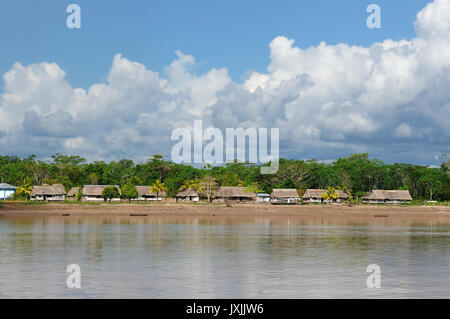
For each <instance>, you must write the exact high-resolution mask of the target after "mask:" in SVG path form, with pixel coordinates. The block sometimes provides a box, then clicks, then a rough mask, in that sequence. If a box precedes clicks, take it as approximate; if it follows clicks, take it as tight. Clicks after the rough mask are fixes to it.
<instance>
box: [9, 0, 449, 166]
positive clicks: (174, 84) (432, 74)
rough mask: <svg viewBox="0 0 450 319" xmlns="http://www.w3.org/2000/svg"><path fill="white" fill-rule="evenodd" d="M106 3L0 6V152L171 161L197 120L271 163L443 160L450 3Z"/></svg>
mask: <svg viewBox="0 0 450 319" xmlns="http://www.w3.org/2000/svg"><path fill="white" fill-rule="evenodd" d="M71 2H75V3H78V4H79V5H80V7H81V24H82V25H81V29H79V30H74V29H68V28H67V27H66V18H67V16H68V14H67V13H66V7H67V5H68V4H70V3H71ZM112 2H113V1H95V3H93V1H86V0H84V1H82V0H79V1H75V0H73V1H59V0H58V1H56V0H48V1H42V2H39V3H38V2H36V1H23V0H19V1H14V2H11V3H4V2H2V3H1V4H0V40H1V43H2V45H1V50H0V72H1V73H2V75H3V77H2V80H1V81H0V84H1V87H0V154H8V155H21V156H26V155H29V154H36V155H38V156H39V157H41V158H47V157H49V156H50V155H52V154H54V153H56V152H59V153H65V154H79V155H82V156H84V157H86V158H87V159H89V160H111V159H120V158H124V157H126V158H132V159H135V160H144V159H146V158H148V157H150V156H151V155H152V154H155V153H162V154H164V155H166V157H169V156H170V151H171V148H172V146H173V145H174V144H175V143H176V142H174V141H171V140H170V137H171V133H172V130H173V129H174V128H178V127H186V128H190V127H192V126H193V121H194V120H195V119H202V120H203V122H204V126H205V127H208V126H213V127H218V128H221V129H223V130H225V128H227V127H232V128H236V127H244V128H246V127H255V128H259V127H264V128H272V127H278V128H280V146H281V147H280V155H281V156H282V157H291V158H298V159H308V158H319V159H336V158H338V157H343V156H348V155H349V154H351V153H356V152H368V153H370V154H371V156H372V157H377V158H380V159H382V160H384V161H386V162H390V163H391V162H399V161H401V162H411V163H417V164H430V165H438V164H439V163H440V162H441V159H440V158H439V156H440V155H441V154H446V153H450V0H434V1H430V0H429V1H426V0H423V1H422V0H417V1H415V0H397V1H381V0H380V1H376V0H373V1H351V0H345V1H334V0H329V1H325V0H321V1H312V0H304V1H299V0H295V1H282V2H279V1H272V0H266V1H253V0H248V1H245V3H244V4H243V3H242V2H243V1H235V0H232V1H210V0H209V1H206V0H205V1H191V2H189V1H164V2H163V1H158V2H156V1H148V2H147V1H145V2H144V1H140V0H139V1H138V0H135V1H114V3H112ZM369 3H378V4H379V5H380V7H381V23H382V28H381V29H369V28H367V26H366V19H367V17H368V15H369V14H368V13H366V7H367V5H368V4H369Z"/></svg>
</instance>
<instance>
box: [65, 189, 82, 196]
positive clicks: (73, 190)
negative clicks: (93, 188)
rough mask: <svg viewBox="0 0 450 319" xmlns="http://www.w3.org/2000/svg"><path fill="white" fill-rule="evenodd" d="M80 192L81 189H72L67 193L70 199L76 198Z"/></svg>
mask: <svg viewBox="0 0 450 319" xmlns="http://www.w3.org/2000/svg"><path fill="white" fill-rule="evenodd" d="M79 190H80V187H72V189H71V190H70V191H69V192H68V193H67V197H69V198H75V196H76V195H77V193H78V191H79Z"/></svg>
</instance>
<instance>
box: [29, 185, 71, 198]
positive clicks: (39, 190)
mask: <svg viewBox="0 0 450 319" xmlns="http://www.w3.org/2000/svg"><path fill="white" fill-rule="evenodd" d="M55 195H66V190H65V189H64V186H63V185H62V184H53V185H41V186H33V190H32V191H31V194H30V196H31V197H36V196H55Z"/></svg>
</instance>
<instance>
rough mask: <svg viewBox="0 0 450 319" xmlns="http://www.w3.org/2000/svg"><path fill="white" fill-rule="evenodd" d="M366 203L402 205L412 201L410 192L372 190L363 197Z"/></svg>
mask: <svg viewBox="0 0 450 319" xmlns="http://www.w3.org/2000/svg"><path fill="white" fill-rule="evenodd" d="M362 200H363V202H364V203H400V202H410V201H412V197H411V194H410V193H409V191H408V190H372V191H370V192H367V193H366V194H364V196H363V197H362Z"/></svg>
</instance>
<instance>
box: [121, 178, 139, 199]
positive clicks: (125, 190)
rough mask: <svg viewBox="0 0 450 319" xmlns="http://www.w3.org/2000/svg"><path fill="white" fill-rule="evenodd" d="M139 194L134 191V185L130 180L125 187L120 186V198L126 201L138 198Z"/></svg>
mask: <svg viewBox="0 0 450 319" xmlns="http://www.w3.org/2000/svg"><path fill="white" fill-rule="evenodd" d="M138 197H139V194H138V192H137V190H136V185H134V184H133V182H132V180H131V179H129V180H128V181H127V182H126V184H125V185H123V186H122V198H126V199H128V202H130V201H131V200H132V199H134V198H138Z"/></svg>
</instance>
